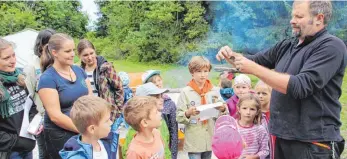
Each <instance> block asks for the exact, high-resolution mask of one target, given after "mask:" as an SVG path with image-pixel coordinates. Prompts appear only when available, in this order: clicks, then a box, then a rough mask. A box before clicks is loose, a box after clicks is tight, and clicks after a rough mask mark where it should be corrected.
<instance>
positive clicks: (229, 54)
mask: <svg viewBox="0 0 347 159" xmlns="http://www.w3.org/2000/svg"><path fill="white" fill-rule="evenodd" d="M234 54H237V53H236V52H233V51H232V50H231V48H230V47H229V46H224V47H222V48H221V49H220V50H219V51H218V54H217V55H216V58H217V60H218V61H221V60H223V59H225V60H226V61H227V62H228V63H230V64H231V65H233V66H234V67H235V64H234V60H233V59H234Z"/></svg>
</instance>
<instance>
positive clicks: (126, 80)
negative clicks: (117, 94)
mask: <svg viewBox="0 0 347 159" xmlns="http://www.w3.org/2000/svg"><path fill="white" fill-rule="evenodd" d="M118 76H119V78H120V80H121V81H122V84H123V91H124V104H125V103H126V102H127V101H128V100H129V99H130V98H131V97H133V91H132V90H131V88H130V87H129V83H130V79H129V75H128V74H127V73H126V72H119V73H118Z"/></svg>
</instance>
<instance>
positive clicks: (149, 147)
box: [124, 96, 165, 159]
mask: <svg viewBox="0 0 347 159" xmlns="http://www.w3.org/2000/svg"><path fill="white" fill-rule="evenodd" d="M124 118H125V121H126V122H127V123H128V124H129V125H130V126H131V127H132V128H133V129H135V130H136V131H137V132H136V134H135V136H134V138H133V139H132V141H131V143H130V145H129V148H128V150H127V152H126V157H127V158H129V159H140V158H141V159H142V158H143V159H164V158H165V157H164V141H163V139H162V137H161V135H160V132H159V131H158V130H157V129H156V128H158V127H159V126H160V125H161V113H160V112H159V110H158V107H157V100H156V99H155V97H150V96H135V97H133V98H132V99H130V100H129V101H128V103H127V105H126V106H125V108H124Z"/></svg>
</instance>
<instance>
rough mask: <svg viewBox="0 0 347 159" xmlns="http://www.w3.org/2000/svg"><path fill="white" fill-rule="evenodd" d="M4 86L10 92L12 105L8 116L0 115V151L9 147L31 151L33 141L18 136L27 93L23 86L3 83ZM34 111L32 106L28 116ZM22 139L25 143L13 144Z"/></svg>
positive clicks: (4, 150) (33, 145) (5, 150)
mask: <svg viewBox="0 0 347 159" xmlns="http://www.w3.org/2000/svg"><path fill="white" fill-rule="evenodd" d="M4 86H5V87H6V88H7V91H8V92H9V93H10V96H11V97H10V100H11V101H12V107H11V108H9V115H10V116H9V117H7V118H2V117H1V116H0V151H1V152H8V151H9V150H10V149H11V148H12V149H13V150H15V151H31V150H32V149H33V148H34V147H35V141H34V140H29V139H23V138H21V137H19V133H20V129H21V127H22V120H23V115H24V104H25V101H26V98H27V96H28V93H27V92H26V90H25V88H24V87H21V86H18V85H17V84H9V85H8V84H4ZM35 113H36V107H35V106H33V107H32V108H31V110H30V116H33V115H35ZM22 141H23V142H24V143H25V144H18V145H21V146H15V145H17V144H16V143H22Z"/></svg>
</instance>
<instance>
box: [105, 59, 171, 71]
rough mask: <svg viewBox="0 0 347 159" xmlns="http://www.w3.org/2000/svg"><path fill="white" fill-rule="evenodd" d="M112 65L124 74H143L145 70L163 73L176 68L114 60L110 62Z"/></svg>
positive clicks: (166, 65) (167, 65) (165, 65)
mask: <svg viewBox="0 0 347 159" xmlns="http://www.w3.org/2000/svg"><path fill="white" fill-rule="evenodd" d="M111 62H112V63H113V65H114V66H115V68H116V70H117V71H118V72H119V71H125V72H144V71H146V70H150V69H152V70H160V71H162V72H165V71H167V70H170V69H175V68H177V66H176V65H173V64H162V65H158V64H152V63H137V62H131V61H126V60H114V61H111Z"/></svg>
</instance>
